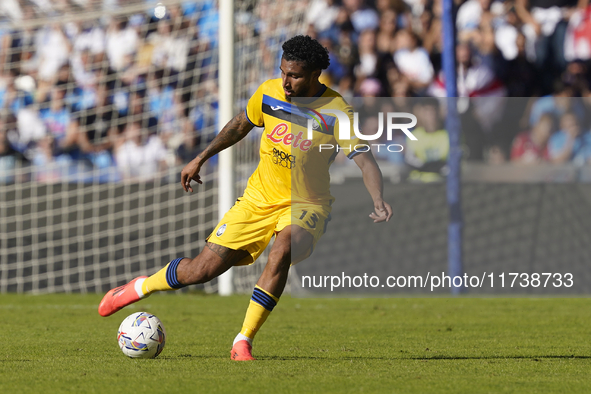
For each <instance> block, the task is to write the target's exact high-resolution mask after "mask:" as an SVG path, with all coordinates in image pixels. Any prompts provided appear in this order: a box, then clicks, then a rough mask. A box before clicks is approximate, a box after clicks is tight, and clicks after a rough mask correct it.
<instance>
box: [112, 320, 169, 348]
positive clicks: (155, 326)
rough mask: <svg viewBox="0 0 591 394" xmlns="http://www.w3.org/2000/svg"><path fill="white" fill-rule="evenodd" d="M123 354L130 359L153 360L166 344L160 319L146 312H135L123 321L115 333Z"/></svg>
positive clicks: (164, 331)
mask: <svg viewBox="0 0 591 394" xmlns="http://www.w3.org/2000/svg"><path fill="white" fill-rule="evenodd" d="M117 342H119V347H120V348H121V351H122V352H123V354H125V355H126V356H128V357H131V358H155V357H156V356H158V355H159V354H160V353H161V352H162V349H164V344H165V342H166V330H165V329H164V326H163V325H162V322H161V321H160V319H158V318H157V317H156V316H154V315H151V314H149V313H147V312H136V313H134V314H131V315H129V316H127V317H126V318H125V320H123V322H122V323H121V325H120V326H119V331H118V332H117Z"/></svg>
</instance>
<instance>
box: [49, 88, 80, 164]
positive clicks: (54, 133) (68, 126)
mask: <svg viewBox="0 0 591 394" xmlns="http://www.w3.org/2000/svg"><path fill="white" fill-rule="evenodd" d="M64 96H65V90H63V89H61V88H59V87H55V88H53V90H52V91H51V100H50V103H49V108H45V109H42V110H41V120H42V121H43V123H44V125H45V127H46V128H47V133H48V134H49V135H50V137H51V139H52V141H54V144H52V147H53V149H54V155H55V156H59V155H61V154H62V153H65V152H69V151H72V150H73V149H75V148H77V146H78V145H77V140H78V134H77V131H76V128H75V124H74V122H73V120H72V117H71V115H70V111H69V110H68V109H67V108H66V105H65V102H64Z"/></svg>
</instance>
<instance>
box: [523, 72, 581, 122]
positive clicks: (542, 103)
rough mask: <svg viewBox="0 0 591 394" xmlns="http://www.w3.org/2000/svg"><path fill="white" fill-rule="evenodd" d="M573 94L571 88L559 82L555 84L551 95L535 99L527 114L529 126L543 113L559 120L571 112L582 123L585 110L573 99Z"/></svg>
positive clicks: (573, 91)
mask: <svg viewBox="0 0 591 394" xmlns="http://www.w3.org/2000/svg"><path fill="white" fill-rule="evenodd" d="M574 94H575V90H574V89H573V87H572V86H570V85H566V84H564V83H562V82H560V81H559V82H556V83H555V90H554V93H553V94H549V95H547V96H544V97H540V98H537V99H535V101H534V103H533V104H532V106H531V110H530V114H529V124H530V126H533V125H534V124H536V123H537V122H538V120H539V118H540V116H542V114H544V113H550V114H552V115H553V116H554V117H555V118H556V119H559V118H560V117H561V116H562V115H563V114H565V113H566V112H568V111H572V112H574V113H575V114H576V115H577V118H578V120H579V121H582V120H583V119H584V116H585V113H584V112H585V109H584V107H583V106H582V104H581V103H580V102H579V101H578V100H575V99H574V98H573V97H574Z"/></svg>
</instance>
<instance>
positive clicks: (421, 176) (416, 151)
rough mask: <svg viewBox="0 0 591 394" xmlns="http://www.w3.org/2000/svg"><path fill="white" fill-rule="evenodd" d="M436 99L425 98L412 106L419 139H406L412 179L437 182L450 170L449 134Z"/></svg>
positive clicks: (415, 131)
mask: <svg viewBox="0 0 591 394" xmlns="http://www.w3.org/2000/svg"><path fill="white" fill-rule="evenodd" d="M439 111H440V106H439V102H438V101H437V100H436V99H424V100H423V101H422V102H421V103H418V104H416V105H415V106H414V107H413V113H414V114H415V115H416V117H417V122H418V123H417V127H416V128H415V129H414V130H413V134H414V135H415V137H416V138H417V140H416V141H413V140H410V139H408V138H407V139H406V148H405V161H406V163H407V164H408V165H409V166H410V167H411V171H410V173H409V176H408V179H409V180H410V181H413V182H437V181H440V180H442V179H443V176H444V175H445V174H446V172H447V156H448V155H449V136H448V134H447V130H445V129H444V128H443V125H442V121H441V117H440V114H439Z"/></svg>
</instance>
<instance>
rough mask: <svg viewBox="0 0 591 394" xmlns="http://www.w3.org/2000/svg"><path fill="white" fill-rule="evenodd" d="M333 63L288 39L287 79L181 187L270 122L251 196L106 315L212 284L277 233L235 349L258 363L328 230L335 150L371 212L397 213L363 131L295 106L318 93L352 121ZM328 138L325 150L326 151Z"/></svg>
mask: <svg viewBox="0 0 591 394" xmlns="http://www.w3.org/2000/svg"><path fill="white" fill-rule="evenodd" d="M328 65H329V58H328V51H327V50H326V49H325V48H324V47H322V45H320V44H319V43H318V42H317V41H316V40H314V39H312V38H310V37H308V36H296V37H293V38H291V39H290V40H288V41H286V42H285V43H284V44H283V56H282V59H281V67H280V69H281V78H278V79H272V80H269V81H266V82H264V83H263V84H262V85H261V86H260V87H259V88H258V90H257V91H256V92H255V93H254V94H253V96H252V97H251V98H250V100H249V102H248V105H247V107H246V109H245V111H243V112H241V113H239V114H238V115H236V116H235V117H234V118H233V119H232V120H231V121H230V122H228V124H227V125H226V126H225V127H224V128H223V129H222V130H221V131H220V133H219V134H218V135H217V136H216V137H215V138H214V140H213V141H212V142H211V144H210V145H209V146H208V147H207V148H206V149H205V150H204V151H203V152H202V153H200V154H199V155H198V156H197V157H196V158H195V159H194V160H192V161H191V162H190V163H189V164H187V165H186V166H185V168H183V170H182V172H181V184H182V187H183V189H184V190H185V191H191V192H192V191H193V188H192V187H191V181H192V180H193V181H196V182H197V183H201V179H200V176H199V170H200V169H201V166H202V165H203V163H205V161H206V160H207V159H209V158H210V157H212V156H213V155H215V154H217V153H219V152H220V151H222V150H224V149H226V148H228V147H229V146H232V145H234V144H236V143H237V142H238V141H240V140H241V139H242V138H244V137H245V136H246V135H247V134H248V133H249V132H250V130H252V128H253V127H254V126H257V127H264V132H263V134H262V136H261V147H260V156H261V159H260V163H259V165H258V167H257V169H256V170H255V172H254V173H253V174H252V176H251V177H250V179H249V180H248V185H247V187H246V190H245V191H244V195H243V196H242V197H241V198H239V199H238V201H237V202H236V204H235V205H234V206H233V207H232V208H231V209H230V210H229V211H228V212H227V213H226V214H225V216H224V217H223V219H222V220H221V222H220V223H219V224H218V226H217V227H216V228H215V229H214V230H213V232H212V233H211V235H210V236H209V237H208V238H207V240H206V245H205V247H204V248H203V250H202V251H201V253H200V254H199V255H198V256H197V257H195V258H194V259H190V258H183V257H180V258H177V259H175V260H173V261H171V262H170V263H169V264H167V265H166V266H165V267H164V268H162V269H161V270H160V271H158V272H157V273H155V274H154V275H152V276H150V277H146V276H140V277H138V278H135V279H134V280H132V281H131V282H129V283H128V284H126V285H124V286H121V287H117V288H115V289H112V290H111V291H109V292H108V293H107V294H106V295H105V296H104V297H103V300H102V301H101V303H100V305H99V314H100V315H101V316H109V315H111V314H113V313H115V312H117V311H118V310H120V309H121V308H123V307H125V306H127V305H129V304H131V303H134V302H136V301H139V300H140V299H142V298H145V297H147V296H148V295H150V294H152V293H154V292H156V291H163V290H173V289H179V288H181V287H184V286H187V285H191V284H197V283H204V282H207V281H210V280H212V279H213V278H215V277H217V276H219V275H221V274H222V273H224V272H225V271H226V270H228V269H229V268H230V267H233V266H236V265H247V264H252V263H253V262H254V261H255V260H256V259H257V257H259V256H260V254H261V253H262V252H263V251H264V250H265V248H266V247H267V245H268V243H269V242H270V241H271V238H272V237H273V236H275V242H274V244H273V246H272V248H271V251H270V254H269V258H268V262H267V265H266V266H265V268H264V271H263V273H262V274H261V277H260V278H259V280H258V282H257V284H256V286H255V288H254V291H253V293H252V298H251V300H250V304H249V306H248V309H247V311H246V317H245V319H244V324H243V326H242V330H241V331H240V332H239V333H238V335H237V336H236V338H235V340H234V343H233V346H232V351H231V358H232V360H254V358H253V357H252V353H251V351H252V341H253V339H254V337H255V335H256V333H257V332H258V331H259V329H260V328H261V326H262V325H263V323H264V322H265V320H266V319H267V317H268V316H269V314H270V312H271V311H272V310H273V308H274V307H275V306H276V304H277V302H278V301H279V297H281V294H282V293H283V289H284V287H285V284H286V282H287V277H288V272H289V267H290V266H291V265H292V264H295V263H297V262H299V261H301V260H303V259H305V258H306V257H308V256H309V255H310V254H311V253H312V250H313V248H314V245H315V244H316V242H317V241H318V239H319V238H320V237H321V235H322V234H323V233H324V231H325V230H326V225H327V223H328V221H329V219H330V216H329V214H330V204H331V203H332V201H333V198H332V196H331V195H330V192H329V173H328V168H329V166H330V164H331V163H332V161H333V160H334V158H335V156H336V153H338V151H337V146H342V147H343V148H344V147H345V146H346V147H347V149H348V150H347V153H348V157H349V158H351V159H353V160H354V161H355V163H356V164H357V165H358V166H359V167H360V169H361V171H362V173H363V180H364V183H365V186H366V188H367V190H368V191H369V193H370V195H371V197H372V199H373V203H374V212H372V213H371V214H370V215H369V217H370V218H371V219H373V220H374V222H376V223H377V222H383V221H388V220H389V219H390V218H391V216H392V208H391V207H390V205H389V204H387V203H386V202H385V201H384V200H383V198H382V187H383V186H382V174H381V172H380V170H379V168H378V166H377V164H376V162H375V160H374V157H373V155H372V153H371V152H356V151H354V150H352V149H351V146H355V145H356V144H358V143H359V142H360V141H359V140H358V139H357V138H356V137H353V138H352V139H349V140H346V141H341V140H339V138H338V136H339V135H340V134H339V133H338V130H339V129H338V127H337V125H338V119H337V117H331V116H329V115H326V114H325V115H320V112H319V110H321V109H322V108H320V107H319V106H318V105H316V107H314V109H313V110H311V111H307V110H306V109H305V108H300V107H298V106H296V105H295V104H294V103H293V102H292V101H294V100H293V99H295V98H313V99H314V98H318V99H319V100H322V103H323V104H320V106H324V107H323V108H332V109H338V110H341V111H342V112H347V110H348V112H349V114H350V117H352V110H351V109H350V107H348V106H347V104H346V103H345V102H344V100H343V99H342V97H341V96H340V95H339V94H338V93H337V92H335V91H333V90H332V89H329V88H328V87H326V86H325V85H323V84H321V83H320V82H319V81H318V77H319V76H320V73H321V72H322V70H323V69H326V68H327V67H328ZM313 104H314V103H313ZM306 114H312V115H314V114H316V115H315V116H316V117H315V119H316V120H317V122H316V124H314V126H313V135H312V139H307V137H308V135H307V133H306V128H305V127H306V125H307V121H308V119H311V118H314V116H308V115H306ZM351 124H352V123H351ZM335 130H337V132H335ZM320 144H324V145H323V146H325V149H319V146H320ZM327 146H333V148H332V149H326V147H327Z"/></svg>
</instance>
